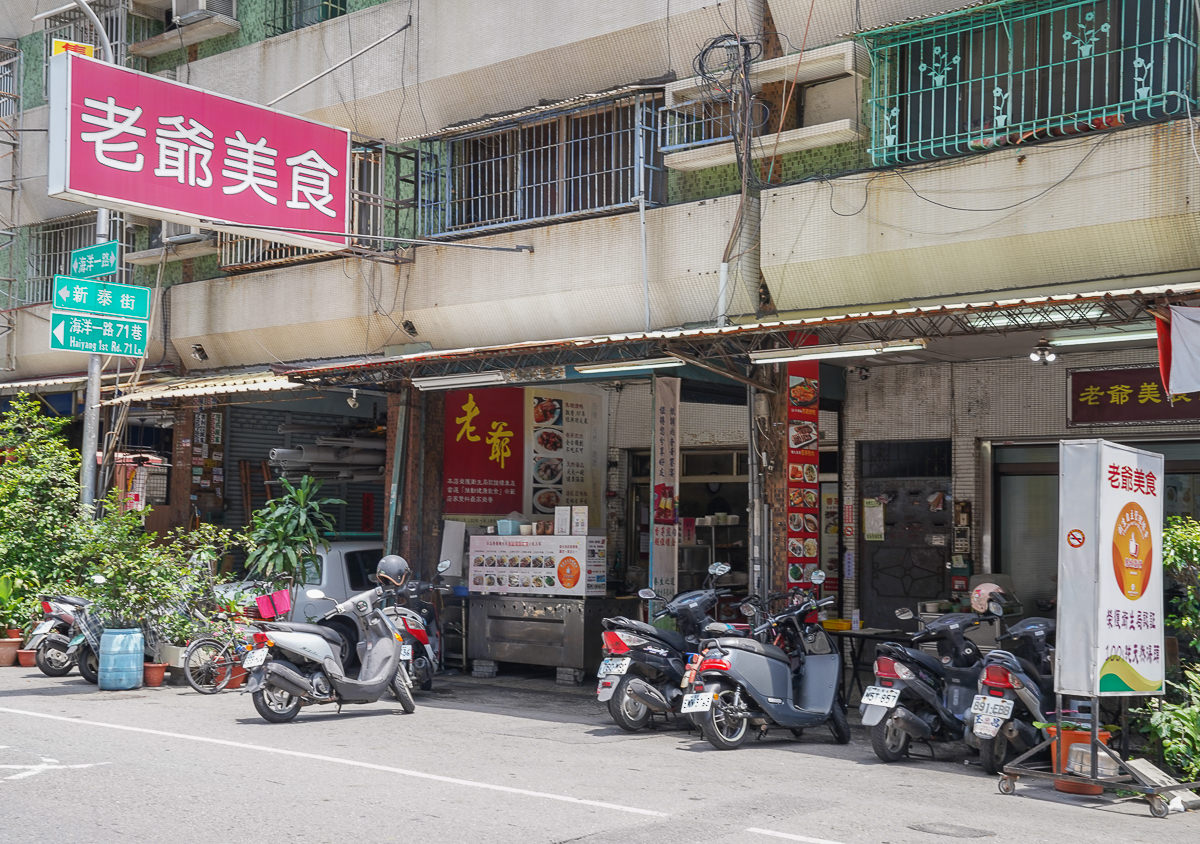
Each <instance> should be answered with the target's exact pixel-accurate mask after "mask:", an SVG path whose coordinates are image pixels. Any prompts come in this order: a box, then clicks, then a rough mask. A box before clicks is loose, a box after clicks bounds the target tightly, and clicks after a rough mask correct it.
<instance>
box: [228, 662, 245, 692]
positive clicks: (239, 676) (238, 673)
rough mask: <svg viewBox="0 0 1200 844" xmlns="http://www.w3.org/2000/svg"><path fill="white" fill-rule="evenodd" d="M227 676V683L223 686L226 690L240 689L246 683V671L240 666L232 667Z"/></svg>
mask: <svg viewBox="0 0 1200 844" xmlns="http://www.w3.org/2000/svg"><path fill="white" fill-rule="evenodd" d="M230 671H231V672H232V673H231V674H230V675H229V683H228V684H227V685H226V686H225V688H226V689H240V688H241V687H242V684H243V683H245V682H246V669H245V668H242V666H240V665H235V666H233V667H232V668H231V669H230Z"/></svg>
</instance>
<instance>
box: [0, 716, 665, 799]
mask: <svg viewBox="0 0 1200 844" xmlns="http://www.w3.org/2000/svg"><path fill="white" fill-rule="evenodd" d="M0 712H8V713H11V714H13V715H27V716H29V717H30V718H45V719H47V720H49V721H63V722H66V723H68V724H83V725H84V726H88V727H102V728H104V729H108V730H124V731H125V732H129V733H142V734H144V735H148V736H162V737H164V738H174V739H182V740H184V741H194V742H199V743H201V744H215V745H219V746H222V747H235V748H238V749H239V750H257V751H259V752H262V753H274V754H276V755H279V756H292V757H294V758H297V759H312V760H314V761H317V762H332V763H334V764H335V765H348V766H350V767H352V768H366V769H367V770H371V771H383V772H384V773H388V774H399V775H400V776H402V777H415V778H416V779H423V780H433V781H434V782H444V783H450V784H451V785H462V786H466V787H468V788H482V789H485V790H487V791H502V792H504V793H506V794H520V795H523V796H525V797H536V798H540V799H542V800H556V801H558V802H560V803H575V804H577V805H580V806H595V807H597V808H600V809H611V810H613V811H617V812H626V813H628V814H632V815H647V816H650V817H655V818H668V817H670V816H671V815H670V813H669V812H657V811H654V810H652V809H638V808H636V807H634V806H625V805H622V804H620V803H605V802H603V801H601V800H584V799H583V798H581V797H570V796H568V795H565V794H552V793H550V792H548V791H530V790H529V789H525V788H513V787H512V786H508V785H496V784H494V783H488V782H476V781H475V780H465V779H460V778H459V777H447V776H442V775H441V774H429V773H426V772H424V771H413V770H409V769H407V768H394V767H392V766H391V765H377V764H375V763H373V762H362V761H360V760H357V759H342V758H339V757H337V756H324V755H322V754H320V753H303V752H301V751H299V750H285V749H283V748H281V747H265V746H263V745H261V744H246V743H245V742H240V741H231V740H229V739H219V738H212V737H211V736H193V735H188V734H187V733H171V732H167V731H165V730H151V729H147V728H146V727H128V726H125V725H124V724H107V723H105V722H103V721H88V720H85V719H83V718H68V717H67V716H65V715H50V714H47V713H45V712H29V711H26V710H24V709H9V708H8V707H6V706H0Z"/></svg>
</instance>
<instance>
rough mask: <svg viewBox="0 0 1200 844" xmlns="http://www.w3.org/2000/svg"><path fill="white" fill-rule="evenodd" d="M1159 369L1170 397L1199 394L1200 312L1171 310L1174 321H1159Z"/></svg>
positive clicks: (1174, 306)
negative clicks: (1181, 394) (1182, 394)
mask: <svg viewBox="0 0 1200 844" xmlns="http://www.w3.org/2000/svg"><path fill="white" fill-rule="evenodd" d="M1157 328H1158V368H1159V369H1160V370H1162V381H1163V386H1164V387H1165V388H1166V390H1167V392H1168V393H1170V394H1171V395H1179V394H1180V393H1195V392H1200V308H1183V307H1179V306H1177V305H1172V306H1171V321H1170V322H1167V321H1166V320H1162V319H1160V320H1157Z"/></svg>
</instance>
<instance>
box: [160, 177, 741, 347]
mask: <svg viewBox="0 0 1200 844" xmlns="http://www.w3.org/2000/svg"><path fill="white" fill-rule="evenodd" d="M736 211H737V197H727V198H722V199H717V200H710V201H706V202H698V203H691V204H687V205H676V206H671V207H667V208H657V209H652V210H650V211H648V212H647V214H646V238H647V258H648V260H647V276H648V278H649V303H650V314H651V323H652V327H654V328H663V327H668V326H679V325H684V324H696V323H711V322H712V320H713V318H714V314H715V307H716V304H715V303H716V299H717V280H718V275H719V265H720V261H721V251H722V249H723V247H724V244H725V241H726V239H727V238H728V234H729V230H730V226H731V225H732V222H733V218H734V215H735V213H736ZM459 243H463V244H469V245H471V246H496V247H505V248H509V249H511V248H513V247H517V246H523V247H532V251H525V250H523V251H519V252H518V251H502V252H491V253H489V252H481V251H479V250H478V249H466V248H462V247H461V246H458V245H454V244H446V245H439V246H422V247H419V248H418V249H417V250H416V258H415V260H414V261H413V263H411V264H405V265H399V266H395V265H391V264H384V263H376V262H372V261H368V260H366V259H361V258H339V259H333V260H324V261H321V262H318V263H310V264H300V265H295V266H290V267H278V268H273V269H268V270H262V271H258V272H251V273H245V274H242V275H238V276H232V277H229V278H224V279H215V280H210V281H198V282H193V283H190V284H180V285H176V286H175V287H172V288H171V289H170V290H169V291H168V294H167V295H168V304H169V307H170V313H171V342H172V343H173V344H174V346H175V349H176V351H177V352H178V353H179V355H180V357H181V358H182V359H183V361H184V363H185V365H187V366H188V367H191V368H197V369H199V368H210V367H224V366H238V365H248V364H257V363H264V362H275V361H290V360H305V359H313V358H332V357H346V356H354V355H364V354H369V353H378V352H380V351H382V350H383V349H385V348H394V347H398V346H404V345H411V344H425V347H432V348H440V349H446V348H462V347H469V346H484V345H492V344H501V343H516V342H521V341H526V340H551V339H556V338H561V337H571V336H578V335H588V334H597V335H599V334H612V333H618V332H637V331H641V330H643V329H644V328H645V327H646V324H645V320H646V315H645V309H646V289H645V286H644V281H643V267H642V247H641V233H640V226H639V216H638V214H636V213H630V214H621V215H616V216H610V217H602V218H598V219H587V220H574V221H570V222H563V223H558V224H555V225H548V226H542V227H539V228H535V229H527V230H522V231H515V232H505V233H500V234H494V235H490V236H487V237H478V238H472V239H470V240H465V241H460V242H459ZM737 287H738V292H737V295H736V296H735V298H734V309H735V310H742V311H747V310H749V311H752V310H753V302H752V299H751V297H752V295H753V294H754V293H755V292H756V291H755V290H754V289H753V286H752V285H738V286H737ZM600 303H602V304H600ZM195 344H200V345H202V346H203V347H204V351H205V354H206V355H207V359H206V360H204V361H197V360H195V359H194V358H193V357H192V356H191V354H190V352H191V349H192V346H193V345H195Z"/></svg>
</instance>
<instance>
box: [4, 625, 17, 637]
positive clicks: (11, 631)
mask: <svg viewBox="0 0 1200 844" xmlns="http://www.w3.org/2000/svg"><path fill="white" fill-rule="evenodd" d="M4 636H5V638H8V639H20V638H21V628H20V627H6V628H4Z"/></svg>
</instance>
